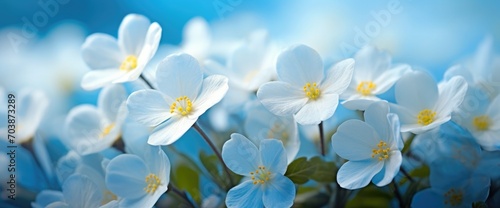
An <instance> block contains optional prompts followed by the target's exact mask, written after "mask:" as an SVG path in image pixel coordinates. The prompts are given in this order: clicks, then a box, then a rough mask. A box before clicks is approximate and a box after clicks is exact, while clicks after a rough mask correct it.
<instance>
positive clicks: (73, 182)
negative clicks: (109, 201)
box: [62, 174, 102, 207]
mask: <svg viewBox="0 0 500 208" xmlns="http://www.w3.org/2000/svg"><path fill="white" fill-rule="evenodd" d="M62 190H63V195H64V199H65V201H66V203H68V205H70V207H79V206H81V207H99V206H100V205H101V200H102V192H101V190H100V189H99V188H98V187H97V185H96V184H95V183H94V182H93V181H92V180H91V179H90V178H89V177H87V176H85V175H80V174H74V175H71V176H70V177H68V178H67V179H66V180H65V181H64V184H63V185H62Z"/></svg>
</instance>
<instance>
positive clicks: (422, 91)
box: [391, 71, 467, 134]
mask: <svg viewBox="0 0 500 208" xmlns="http://www.w3.org/2000/svg"><path fill="white" fill-rule="evenodd" d="M466 92H467V82H466V81H465V80H464V78H462V77H460V76H456V77H453V78H452V79H450V80H449V81H448V82H446V83H442V84H440V85H439V88H438V86H437V84H436V82H435V81H434V79H433V78H432V77H431V76H430V75H429V74H427V73H425V72H422V71H413V72H409V73H407V74H405V75H404V76H403V77H401V79H400V80H399V81H398V82H397V83H396V92H395V94H396V101H397V105H396V104H393V105H391V111H393V112H395V113H397V114H398V116H399V119H400V120H401V132H412V133H414V134H420V133H423V132H426V131H428V130H431V129H434V128H436V127H438V126H440V125H441V124H443V123H445V122H447V121H449V120H450V119H451V113H452V112H453V111H455V110H456V109H457V107H458V106H459V105H460V104H461V103H462V101H463V99H464V96H465V93H466Z"/></svg>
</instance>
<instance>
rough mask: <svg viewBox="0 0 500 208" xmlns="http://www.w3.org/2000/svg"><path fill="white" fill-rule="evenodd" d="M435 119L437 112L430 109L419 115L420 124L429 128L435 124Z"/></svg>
mask: <svg viewBox="0 0 500 208" xmlns="http://www.w3.org/2000/svg"><path fill="white" fill-rule="evenodd" d="M434 117H436V112H434V111H432V110H429V109H424V110H422V111H420V112H419V113H418V116H417V119H418V124H420V125H423V126H427V125H429V124H430V123H432V122H434Z"/></svg>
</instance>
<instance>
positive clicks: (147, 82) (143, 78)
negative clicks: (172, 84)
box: [139, 74, 155, 89]
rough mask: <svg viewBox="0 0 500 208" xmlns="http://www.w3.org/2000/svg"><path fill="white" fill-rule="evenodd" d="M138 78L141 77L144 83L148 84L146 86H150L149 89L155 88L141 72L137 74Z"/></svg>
mask: <svg viewBox="0 0 500 208" xmlns="http://www.w3.org/2000/svg"><path fill="white" fill-rule="evenodd" d="M139 78H141V79H142V81H144V83H146V85H148V87H149V88H151V89H155V88H154V87H153V85H152V84H151V83H150V82H149V81H148V80H147V79H146V77H144V76H142V74H141V75H139Z"/></svg>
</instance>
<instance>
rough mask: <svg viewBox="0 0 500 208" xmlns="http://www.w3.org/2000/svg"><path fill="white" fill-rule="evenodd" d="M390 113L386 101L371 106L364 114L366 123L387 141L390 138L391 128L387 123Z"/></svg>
mask: <svg viewBox="0 0 500 208" xmlns="http://www.w3.org/2000/svg"><path fill="white" fill-rule="evenodd" d="M388 113H389V104H388V103H387V102H385V101H380V102H375V103H373V104H371V105H370V106H369V107H368V109H366V111H365V113H364V116H365V122H366V123H367V124H368V125H370V126H372V127H373V129H375V131H376V132H377V133H378V135H379V136H380V138H381V139H383V140H386V139H387V138H389V136H390V134H389V133H390V126H389V125H388V122H387V114H388ZM389 144H390V143H389Z"/></svg>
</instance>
